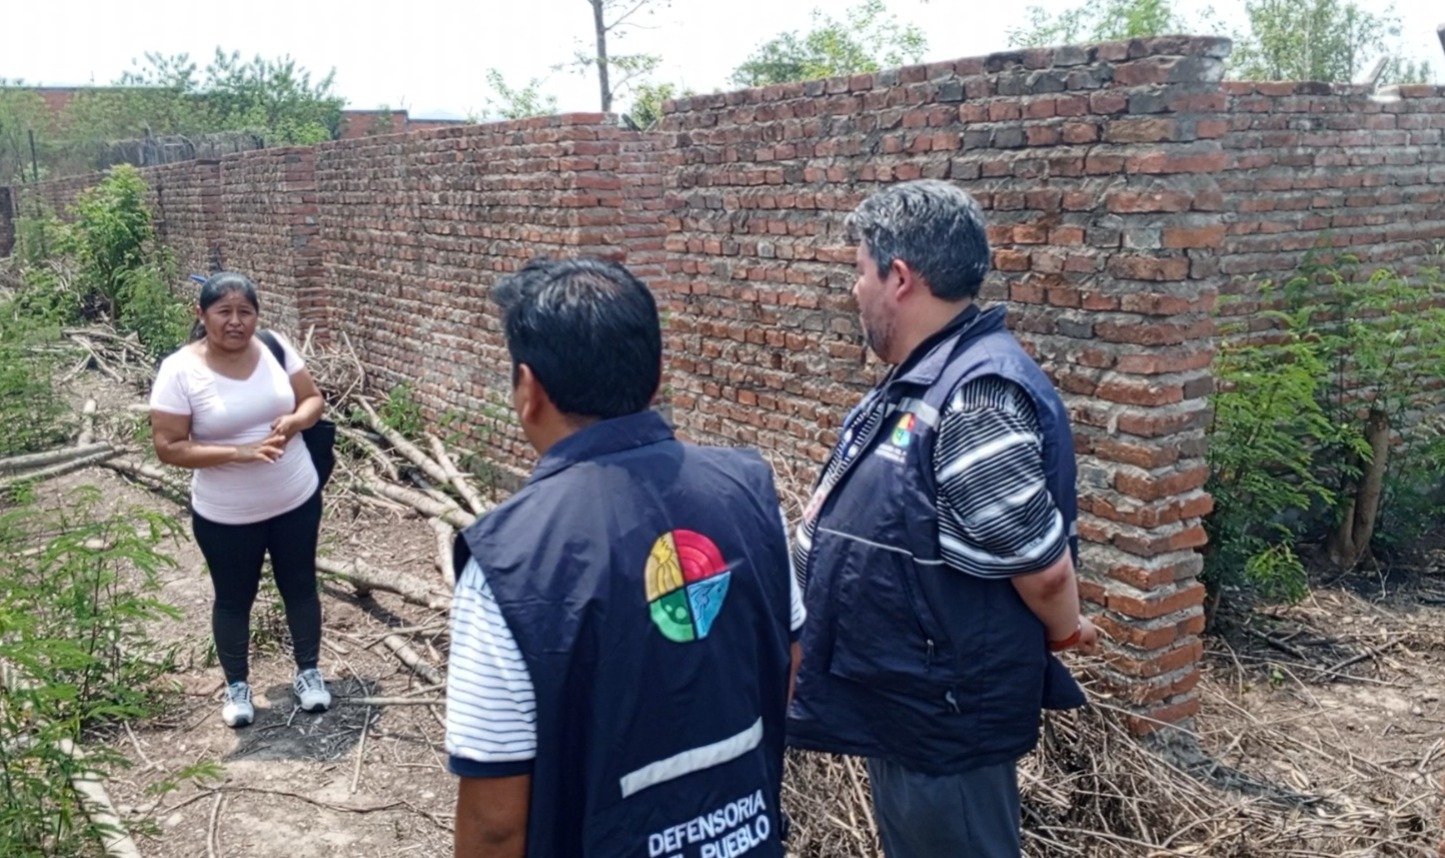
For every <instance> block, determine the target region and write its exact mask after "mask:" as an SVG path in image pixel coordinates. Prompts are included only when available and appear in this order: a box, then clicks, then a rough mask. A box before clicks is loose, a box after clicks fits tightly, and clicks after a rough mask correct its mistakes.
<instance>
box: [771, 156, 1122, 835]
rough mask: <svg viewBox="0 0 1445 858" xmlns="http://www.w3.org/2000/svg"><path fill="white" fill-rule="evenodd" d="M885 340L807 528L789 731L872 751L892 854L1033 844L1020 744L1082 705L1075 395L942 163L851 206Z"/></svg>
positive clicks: (972, 207)
mask: <svg viewBox="0 0 1445 858" xmlns="http://www.w3.org/2000/svg"><path fill="white" fill-rule="evenodd" d="M848 226H849V230H850V232H851V233H852V238H853V239H854V240H855V241H856V242H857V245H858V247H857V271H858V278H857V281H856V283H855V284H854V286H853V295H854V297H855V298H856V299H857V302H858V309H859V314H860V316H861V319H862V325H863V331H864V334H865V336H866V338H867V341H868V346H869V348H871V349H872V350H873V352H874V353H876V354H877V355H878V356H879V357H880V358H882V359H883V360H884V361H885V362H887V363H890V364H894V365H895V367H894V369H893V371H892V372H890V373H889V375H888V377H887V378H886V379H884V381H883V382H882V383H881V384H879V385H878V386H877V387H875V388H874V389H873V390H872V391H870V392H869V393H868V394H867V395H866V396H865V397H864V398H863V401H862V402H861V403H859V405H858V406H857V407H856V408H854V409H853V411H852V412H851V413H850V414H849V415H848V417H847V419H846V420H845V421H844V424H843V427H842V430H841V432H840V437H839V441H838V445H837V447H836V448H835V449H834V451H833V454H832V456H831V457H830V459H829V461H828V463H827V464H826V465H825V466H824V470H823V474H822V476H821V477H820V479H819V481H818V485H817V487H816V489H815V491H814V493H813V496H812V499H811V500H810V502H809V504H808V506H807V508H806V510H805V512H804V520H803V522H802V523H801V525H800V526H799V527H798V529H797V532H796V538H795V540H794V552H795V555H794V566H795V567H796V568H797V569H798V571H799V574H800V575H801V576H802V577H803V578H804V580H805V585H804V586H805V596H804V600H805V604H806V606H807V612H808V624H807V626H805V628H804V630H803V636H802V647H803V662H802V669H801V672H800V673H799V676H798V683H797V691H796V696H795V698H794V700H793V703H792V705H791V707H790V709H789V712H788V734H789V742H790V743H791V744H794V745H796V746H798V747H803V748H809V749H815V750H823V751H831V752H835V753H846V754H854V755H858V756H862V757H866V758H867V759H868V766H869V774H870V777H871V781H872V785H873V793H874V806H875V809H876V811H877V816H878V822H879V828H880V831H881V833H882V836H883V844H884V849H885V851H886V852H887V854H888V856H889V858H932V856H941V855H968V856H973V858H989V856H1016V855H1018V854H1019V831H1018V828H1019V796H1018V787H1017V782H1016V776H1015V770H1014V766H1015V762H1016V761H1017V760H1018V758H1019V757H1020V756H1022V755H1023V754H1025V753H1027V752H1028V751H1030V750H1031V749H1032V748H1033V747H1034V745H1035V744H1036V742H1037V739H1038V728H1039V718H1040V709H1041V708H1065V707H1070V706H1077V705H1081V704H1082V703H1083V695H1082V692H1081V691H1080V690H1079V688H1078V686H1077V685H1076V684H1075V683H1074V681H1073V679H1072V678H1071V677H1069V675H1068V673H1067V671H1066V670H1065V669H1064V668H1063V667H1062V665H1060V664H1059V662H1058V661H1057V659H1055V658H1054V657H1053V656H1052V655H1051V651H1053V652H1058V651H1060V650H1063V649H1069V648H1075V647H1078V648H1081V649H1085V650H1090V649H1092V648H1093V647H1094V646H1095V641H1096V636H1097V632H1096V631H1095V629H1094V627H1093V625H1092V624H1091V623H1090V622H1089V620H1088V619H1087V618H1085V617H1083V616H1082V615H1081V614H1080V612H1079V598H1078V590H1077V586H1076V582H1075V578H1074V562H1075V559H1076V544H1075V543H1076V537H1075V529H1074V522H1075V518H1076V508H1077V502H1076V498H1075V493H1074V477H1075V467H1074V453H1073V439H1072V436H1071V433H1070V429H1069V420H1068V415H1067V413H1066V412H1065V410H1064V406H1063V403H1062V402H1061V401H1060V399H1059V396H1058V394H1057V393H1056V392H1055V390H1054V389H1053V386H1052V385H1051V384H1050V383H1049V380H1048V379H1047V378H1046V377H1045V376H1044V374H1043V372H1042V371H1041V370H1040V369H1039V367H1038V365H1037V364H1035V363H1034V361H1033V360H1032V359H1031V358H1030V357H1029V356H1028V355H1027V354H1026V353H1025V352H1024V351H1023V349H1022V347H1021V346H1020V345H1019V343H1018V342H1017V341H1016V340H1015V339H1014V338H1013V336H1012V335H1011V334H1010V333H1009V332H1008V330H1007V328H1006V327H1005V325H1004V311H1003V308H1001V307H994V308H990V309H987V310H981V309H980V308H979V307H978V306H977V305H976V304H975V300H974V299H975V298H976V297H977V295H978V291H979V286H980V284H981V283H982V281H983V278H984V275H985V274H986V273H987V271H988V265H989V248H988V240H987V237H986V232H985V226H984V220H983V214H982V212H981V211H980V210H979V207H978V204H977V203H976V202H975V201H974V200H973V198H972V197H970V196H969V195H968V194H966V193H964V192H963V191H962V190H960V189H959V188H957V187H955V186H953V185H951V184H948V183H946V182H941V181H931V180H925V181H920V182H909V183H904V184H899V185H894V186H892V187H889V188H888V189H886V190H883V191H881V192H879V193H877V194H875V195H874V196H872V197H870V198H869V199H867V200H865V201H864V202H863V203H862V204H861V205H860V206H859V207H858V208H857V210H856V211H854V212H853V214H852V215H851V216H850V217H849V220H848Z"/></svg>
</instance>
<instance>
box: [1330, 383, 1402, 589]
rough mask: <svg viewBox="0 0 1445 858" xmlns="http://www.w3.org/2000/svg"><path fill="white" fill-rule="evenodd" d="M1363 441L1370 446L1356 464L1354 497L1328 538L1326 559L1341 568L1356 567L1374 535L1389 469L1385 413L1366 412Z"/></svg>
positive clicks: (1371, 410) (1388, 437) (1367, 549)
mask: <svg viewBox="0 0 1445 858" xmlns="http://www.w3.org/2000/svg"><path fill="white" fill-rule="evenodd" d="M1365 440H1366V441H1368V442H1369V444H1370V458H1369V459H1368V460H1366V461H1364V462H1361V463H1360V478H1359V482H1358V483H1356V485H1355V496H1354V497H1353V498H1351V499H1350V502H1349V504H1348V506H1346V507H1345V514H1344V515H1343V516H1341V517H1340V523H1339V525H1337V526H1336V528H1335V532H1334V533H1333V534H1331V535H1330V543H1329V552H1330V560H1332V561H1333V562H1334V563H1335V564H1336V565H1337V566H1339V567H1340V568H1341V569H1353V568H1354V567H1355V566H1356V565H1358V564H1359V562H1360V561H1361V560H1363V559H1364V558H1365V557H1366V556H1367V555H1368V554H1369V552H1370V540H1371V539H1372V538H1374V535H1375V521H1376V519H1377V518H1378V516H1379V514H1380V496H1381V495H1382V494H1384V491H1385V472H1386V471H1388V470H1389V467H1390V419H1389V417H1388V416H1387V415H1386V414H1385V412H1383V411H1381V410H1379V409H1377V408H1372V409H1370V414H1369V416H1368V417H1367V418H1366V420H1365Z"/></svg>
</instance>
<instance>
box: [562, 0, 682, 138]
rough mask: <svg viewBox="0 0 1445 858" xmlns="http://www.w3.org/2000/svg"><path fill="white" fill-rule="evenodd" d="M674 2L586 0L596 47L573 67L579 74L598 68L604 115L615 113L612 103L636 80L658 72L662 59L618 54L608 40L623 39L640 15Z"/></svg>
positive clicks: (598, 82)
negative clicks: (658, 6) (612, 50)
mask: <svg viewBox="0 0 1445 858" xmlns="http://www.w3.org/2000/svg"><path fill="white" fill-rule="evenodd" d="M659 3H661V4H662V5H671V0H587V5H588V6H589V7H591V9H592V30H593V33H594V37H595V47H594V49H593V51H592V52H591V53H586V52H580V51H579V52H578V54H577V56H576V58H575V59H574V60H573V62H572V63H571V66H572V67H573V68H575V69H577V70H579V71H586V70H589V69H593V68H595V69H596V70H597V88H598V91H599V94H600V96H601V104H602V112H603V113H611V112H612V102H613V100H614V99H615V98H616V97H617V95H618V94H619V93H621V92H622V91H623V90H624V89H626V87H627V86H628V85H629V84H631V83H632V82H633V81H636V80H639V79H641V78H645V77H646V76H647V75H649V74H651V73H652V72H654V71H656V70H657V67H658V66H659V65H660V64H661V63H662V58H661V57H659V56H657V55H655V54H615V53H612V52H611V48H610V46H609V40H616V39H621V38H623V37H624V36H625V35H626V33H627V31H628V30H630V29H631V28H633V27H636V26H638V25H639V21H638V18H639V16H646V15H650V14H652V13H653V12H655V11H656V8H657V5H658V4H659Z"/></svg>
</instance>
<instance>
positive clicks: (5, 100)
mask: <svg viewBox="0 0 1445 858" xmlns="http://www.w3.org/2000/svg"><path fill="white" fill-rule="evenodd" d="M49 119H50V111H49V110H47V109H46V107H45V100H44V99H43V98H41V97H40V95H39V94H38V93H36V92H35V90H33V89H30V88H28V87H25V86H24V85H22V84H21V83H20V82H19V81H15V82H9V81H6V80H3V79H0V185H8V184H12V183H17V182H23V181H26V180H27V179H32V178H35V176H34V175H33V174H32V172H31V169H30V168H31V167H32V164H31V160H30V135H31V132H35V131H43V130H45V129H46V128H47V126H48V124H49ZM42 139H43V138H42Z"/></svg>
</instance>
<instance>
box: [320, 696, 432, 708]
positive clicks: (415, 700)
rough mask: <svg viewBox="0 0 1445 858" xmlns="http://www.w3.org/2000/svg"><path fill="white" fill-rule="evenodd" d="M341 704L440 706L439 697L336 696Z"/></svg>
mask: <svg viewBox="0 0 1445 858" xmlns="http://www.w3.org/2000/svg"><path fill="white" fill-rule="evenodd" d="M335 702H336V703H337V704H338V705H341V706H441V705H442V704H444V703H446V701H445V700H443V699H442V698H440V697H338V698H336V701H335Z"/></svg>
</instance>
